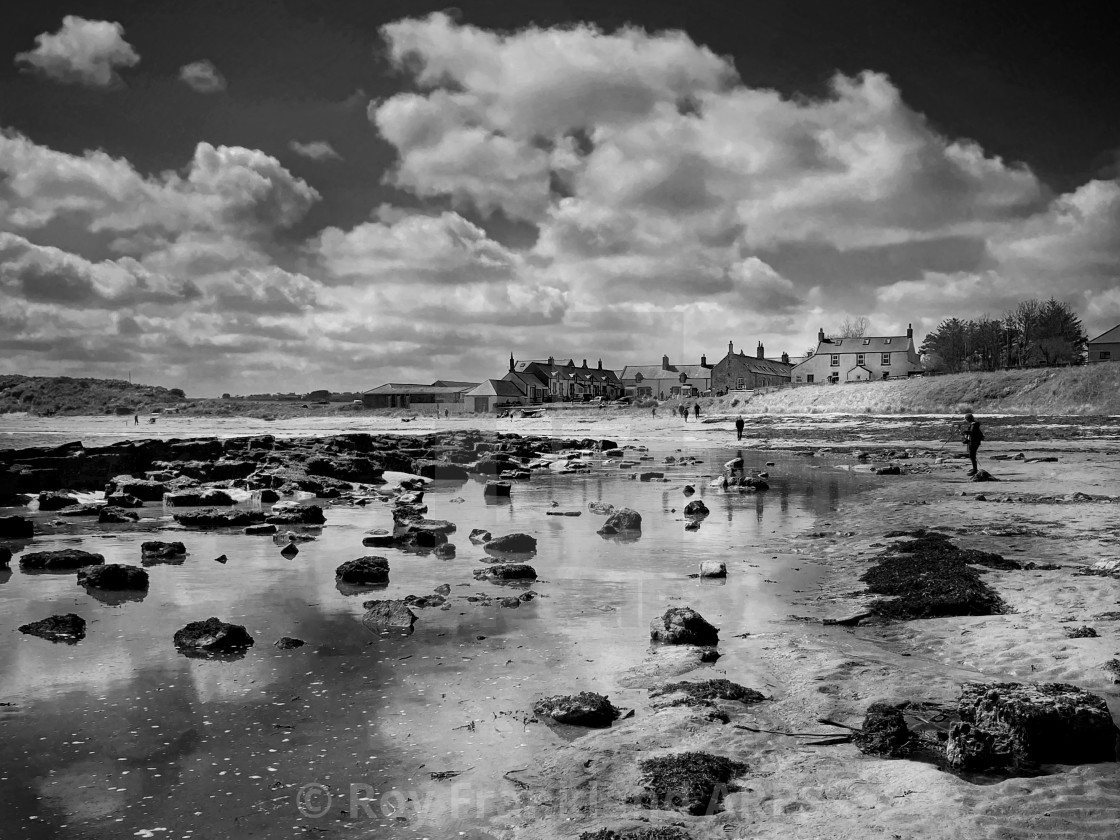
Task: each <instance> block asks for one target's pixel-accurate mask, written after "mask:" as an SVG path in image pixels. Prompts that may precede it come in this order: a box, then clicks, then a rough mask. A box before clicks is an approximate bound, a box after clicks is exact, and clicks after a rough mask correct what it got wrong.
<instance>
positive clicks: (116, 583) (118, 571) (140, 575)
mask: <svg viewBox="0 0 1120 840" xmlns="http://www.w3.org/2000/svg"><path fill="white" fill-rule="evenodd" d="M78 585H79V586H91V587H94V588H96V589H114V590H121V589H131V590H144V589H147V588H148V573H147V572H146V571H144V570H143V569H141V568H140V567H139V566H126V565H124V564H123V563H103V564H102V565H100V566H86V567H85V568H83V569H78Z"/></svg>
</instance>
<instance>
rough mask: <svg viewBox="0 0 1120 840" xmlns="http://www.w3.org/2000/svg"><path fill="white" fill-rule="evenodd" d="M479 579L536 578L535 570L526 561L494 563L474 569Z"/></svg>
mask: <svg viewBox="0 0 1120 840" xmlns="http://www.w3.org/2000/svg"><path fill="white" fill-rule="evenodd" d="M474 576H475V577H476V578H478V579H479V580H536V579H537V570H536V569H534V568H533V567H532V566H530V565H528V564H527V563H496V564H494V565H493V566H487V567H486V568H485V569H475V570H474Z"/></svg>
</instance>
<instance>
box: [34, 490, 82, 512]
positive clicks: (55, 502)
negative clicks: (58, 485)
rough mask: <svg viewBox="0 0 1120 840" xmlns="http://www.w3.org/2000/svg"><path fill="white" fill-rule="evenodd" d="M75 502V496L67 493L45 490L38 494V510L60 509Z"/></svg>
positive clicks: (76, 501) (76, 502)
mask: <svg viewBox="0 0 1120 840" xmlns="http://www.w3.org/2000/svg"><path fill="white" fill-rule="evenodd" d="M76 504H78V500H77V498H76V497H74V496H71V495H69V494H67V493H55V492H52V491H45V492H42V493H40V494H39V510H42V511H51V510H62V509H63V508H67V507H70V506H72V505H76Z"/></svg>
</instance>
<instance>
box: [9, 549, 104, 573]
mask: <svg viewBox="0 0 1120 840" xmlns="http://www.w3.org/2000/svg"><path fill="white" fill-rule="evenodd" d="M104 562H105V557H104V556H103V555H101V554H94V553H92V552H89V551H82V550H81V549H78V548H63V549H59V550H57V551H33V552H31V553H29V554H24V555H22V556H21V557H20V558H19V567H20V568H21V569H28V570H43V571H48V572H60V571H76V570H77V569H81V568H83V567H84V566H99V565H101V564H102V563H104Z"/></svg>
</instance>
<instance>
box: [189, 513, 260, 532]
mask: <svg viewBox="0 0 1120 840" xmlns="http://www.w3.org/2000/svg"><path fill="white" fill-rule="evenodd" d="M174 518H175V521H176V522H178V523H179V524H180V525H182V526H183V527H184V528H199V529H206V530H211V529H214V528H244V527H245V526H247V525H259V524H260V523H262V522H264V514H263V513H261V512H260V511H259V510H238V509H226V510H223V509H221V508H203V509H202V510H194V511H189V512H186V513H176V514H175V517H174Z"/></svg>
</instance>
